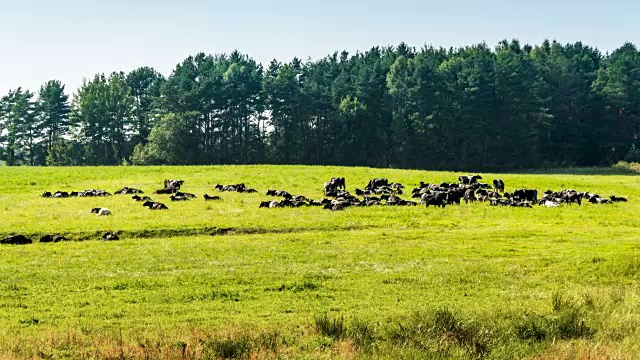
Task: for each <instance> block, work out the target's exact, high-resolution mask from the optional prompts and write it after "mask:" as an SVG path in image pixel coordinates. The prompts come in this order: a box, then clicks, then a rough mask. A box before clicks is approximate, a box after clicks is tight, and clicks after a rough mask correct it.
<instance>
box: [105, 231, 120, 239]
mask: <svg viewBox="0 0 640 360" xmlns="http://www.w3.org/2000/svg"><path fill="white" fill-rule="evenodd" d="M102 240H105V241H117V240H120V238H119V237H118V235H116V234H115V233H113V232H106V233H104V234H103V235H102Z"/></svg>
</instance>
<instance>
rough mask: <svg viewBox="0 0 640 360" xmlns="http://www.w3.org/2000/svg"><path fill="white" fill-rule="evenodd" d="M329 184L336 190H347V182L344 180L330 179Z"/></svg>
mask: <svg viewBox="0 0 640 360" xmlns="http://www.w3.org/2000/svg"><path fill="white" fill-rule="evenodd" d="M330 182H331V183H332V184H333V186H335V188H336V189H337V190H345V191H346V190H347V180H346V179H345V178H343V177H342V178H331V180H330Z"/></svg>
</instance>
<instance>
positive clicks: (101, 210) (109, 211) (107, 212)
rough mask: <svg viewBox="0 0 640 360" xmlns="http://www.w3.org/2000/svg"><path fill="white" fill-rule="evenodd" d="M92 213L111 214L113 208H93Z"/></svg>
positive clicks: (99, 214)
mask: <svg viewBox="0 0 640 360" xmlns="http://www.w3.org/2000/svg"><path fill="white" fill-rule="evenodd" d="M91 213H92V214H97V215H98V216H109V215H111V210H109V209H107V208H93V209H91Z"/></svg>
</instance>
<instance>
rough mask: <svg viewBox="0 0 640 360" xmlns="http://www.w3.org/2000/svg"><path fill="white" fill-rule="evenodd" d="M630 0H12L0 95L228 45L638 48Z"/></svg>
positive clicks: (264, 49)
mask: <svg viewBox="0 0 640 360" xmlns="http://www.w3.org/2000/svg"><path fill="white" fill-rule="evenodd" d="M638 14H640V1H637V0H582V1H578V0H571V1H569V0H565V1H561V0H560V1H558V0H556V1H553V0H537V1H526V2H525V1H507V0H484V1H481V0H477V1H474V0H448V1H446V0H438V1H428V0H395V1H382V0H342V1H339V0H317V1H313V2H309V1H304V0H298V1H295V0H271V1H267V0H262V1H261V0H243V1H241V0H235V1H234V0H227V1H216V0H211V1H205V0H183V1H175V0H174V1H168V0H156V1H149V0H130V1H125V0H109V1H106V0H105V1H97V0H84V1H80V0H58V1H51V0H13V1H9V0H7V1H3V4H2V9H1V10H0V94H5V93H6V92H7V91H8V90H9V89H12V88H15V87H17V86H23V87H26V88H28V89H31V90H32V91H37V90H38V88H39V87H40V85H41V84H42V83H43V82H45V81H47V80H50V79H58V80H61V81H62V82H64V83H65V84H66V85H67V92H69V93H71V92H74V91H75V90H76V89H77V87H78V86H79V85H80V84H81V82H82V79H83V77H92V76H93V75H94V74H96V73H99V72H106V73H109V72H111V71H120V70H122V71H130V70H132V69H135V68H137V67H139V66H144V65H149V66H153V67H155V68H156V69H157V70H158V71H160V72H162V73H163V74H165V75H168V74H170V72H171V70H172V69H173V67H174V66H175V65H176V64H177V63H178V62H180V61H181V60H182V59H184V58H185V57H186V56H187V55H190V54H194V53H197V52H200V51H204V52H207V53H222V52H230V51H232V50H234V49H238V50H240V51H242V52H245V53H248V54H250V55H251V56H253V57H254V58H255V59H256V60H258V61H259V62H262V63H267V62H268V61H270V60H271V59H273V58H277V59H278V60H281V61H288V60H290V59H291V58H293V57H294V56H298V57H300V58H304V59H306V58H308V57H311V58H314V59H317V58H320V57H323V56H325V55H327V54H329V53H332V52H334V51H336V50H342V49H346V50H348V51H350V52H354V51H356V50H367V49H369V48H370V47H371V46H374V45H396V44H398V43H400V42H401V41H404V42H407V43H409V44H410V45H413V46H416V47H420V46H422V45H424V44H432V45H435V46H445V47H450V46H454V47H457V46H463V45H468V44H472V43H478V42H482V41H484V42H486V43H487V44H489V45H490V46H494V45H495V44H496V43H497V42H498V41H500V40H501V39H504V38H509V39H510V38H518V39H519V40H520V41H521V42H522V43H532V44H533V43H540V42H541V41H542V40H544V39H546V38H549V39H557V40H559V41H560V42H563V43H564V42H574V41H578V40H580V41H583V42H584V43H586V44H589V45H592V46H596V47H598V48H599V49H600V50H602V51H603V52H607V51H611V50H613V49H615V48H617V47H619V46H620V45H622V44H623V43H624V42H625V41H631V42H633V43H636V44H639V43H640V20H639V18H638Z"/></svg>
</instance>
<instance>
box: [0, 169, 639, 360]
mask: <svg viewBox="0 0 640 360" xmlns="http://www.w3.org/2000/svg"><path fill="white" fill-rule="evenodd" d="M573 171H574V172H576V173H574V174H565V173H556V174H548V173H544V174H540V173H536V174H522V173H506V174H485V173H481V175H482V176H483V177H484V179H483V180H482V181H486V182H491V180H492V179H497V178H500V179H503V180H504V181H505V183H506V187H507V189H506V191H513V190H514V189H520V188H528V189H537V190H538V191H539V192H542V191H545V190H547V189H552V190H561V189H567V188H572V189H576V190H578V191H589V192H594V193H598V194H600V195H602V196H603V197H608V196H609V195H616V196H624V197H626V198H628V200H629V202H628V203H615V204H606V205H604V204H603V205H596V204H583V205H582V206H577V205H562V206H561V207H559V208H546V207H539V206H534V208H532V209H528V208H511V207H491V206H489V204H488V203H473V204H464V202H463V203H462V204H461V205H460V206H457V205H454V206H448V207H446V208H444V209H440V208H434V207H429V208H425V207H424V206H422V205H421V206H417V207H391V206H378V207H367V208H348V209H346V210H345V211H340V212H332V211H327V210H323V209H322V208H312V207H309V208H282V209H279V208H278V209H259V208H258V205H259V204H260V202H261V201H264V200H270V199H275V198H270V197H267V196H266V195H265V192H266V191H267V190H268V189H277V190H287V191H289V192H290V193H292V194H294V195H303V196H306V197H309V198H313V199H316V200H320V199H322V198H323V197H324V196H323V194H322V189H323V183H324V182H325V181H327V180H329V179H330V178H331V177H345V178H346V180H347V188H348V190H349V191H353V190H354V189H355V188H356V187H359V188H361V189H362V188H364V187H365V185H366V184H367V182H368V181H369V179H371V178H377V177H384V178H388V179H389V180H390V181H395V182H400V183H402V184H404V185H405V186H406V189H405V192H406V193H405V195H403V196H402V197H403V198H405V199H410V197H411V196H410V192H411V189H412V188H413V187H414V186H416V185H417V184H418V183H419V182H420V181H425V182H431V183H440V182H443V181H448V182H457V177H458V175H464V174H463V173H460V172H438V171H422V170H398V169H375V168H364V167H357V168H354V167H332V166H280V165H250V166H190V167H96V168H89V167H80V168H11V167H0V176H1V177H2V178H3V179H4V181H3V182H2V184H0V215H2V217H1V218H2V219H3V220H2V222H0V239H1V238H4V237H6V236H10V235H17V234H25V235H27V236H30V237H33V238H34V240H35V241H36V243H34V244H31V245H25V246H12V245H0V271H2V273H3V274H5V275H4V276H3V277H2V278H1V279H0V289H1V290H2V291H0V358H8V359H12V358H43V359H58V358H101V359H102V358H113V359H138V358H166V359H171V358H185V359H187V358H188V359H209V358H259V359H282V358H344V359H351V358H384V359H396V358H407V359H414V358H428V359H432V358H441V359H447V358H457V359H469V358H486V359H512V358H530V359H556V358H560V359H590V358H597V359H600V358H604V359H634V358H635V357H636V356H637V354H638V353H640V347H639V346H638V344H640V327H639V325H640V312H639V311H638V308H639V307H638V305H640V290H639V287H638V286H637V285H638V280H640V260H639V259H640V256H639V255H640V243H639V242H638V238H639V236H638V235H640V232H639V231H638V228H639V227H640V219H638V217H637V214H638V212H639V210H640V187H639V186H638V185H639V182H638V179H640V178H638V177H637V175H635V174H620V173H617V172H616V171H611V172H610V173H606V174H605V173H600V174H597V175H594V172H597V171H593V169H592V171H585V170H584V169H579V170H577V169H574V170H573ZM598 171H599V170H598ZM580 172H582V173H580ZM603 172H605V171H604V170H603ZM164 179H181V180H185V184H184V186H183V190H184V191H186V192H191V193H194V194H196V195H197V196H198V198H197V199H194V200H191V201H186V202H179V203H177V202H176V203H173V202H171V201H170V200H169V198H168V195H153V194H152V192H153V191H154V190H156V189H160V188H162V181H163V180H164ZM217 183H220V184H236V183H245V184H246V185H247V186H248V187H252V188H255V189H257V190H258V193H257V194H240V193H228V192H216V191H214V190H213V186H215V184H217ZM125 186H129V187H134V188H139V189H142V190H143V191H145V195H149V196H151V197H153V198H154V200H156V201H161V202H163V203H165V204H166V205H167V206H168V207H169V210H167V211H161V212H154V211H149V210H147V209H144V208H142V206H141V204H140V203H138V202H135V201H133V200H132V199H131V196H130V195H129V196H125V195H122V196H111V197H107V198H67V199H47V198H41V197H39V196H40V194H42V193H43V192H44V191H51V192H55V191H57V190H62V191H81V190H85V189H104V190H106V191H108V192H111V193H113V192H114V191H116V190H119V189H121V188H123V187H125ZM204 193H208V194H209V195H218V196H221V197H222V200H221V201H219V202H205V201H204V200H203V199H202V196H203V194H204ZM407 194H408V195H407ZM96 206H99V207H106V208H109V209H110V210H111V211H112V212H113V215H112V216H108V217H99V216H96V215H93V214H91V213H90V212H89V210H90V209H91V208H93V207H96ZM106 231H112V232H115V233H117V234H118V236H119V237H120V241H113V242H105V241H81V240H100V239H101V235H102V234H103V233H104V232H106ZM45 234H60V235H64V236H65V237H67V238H68V239H69V240H71V241H65V242H60V243H54V244H47V243H38V242H37V239H38V238H39V236H41V235H45Z"/></svg>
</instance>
